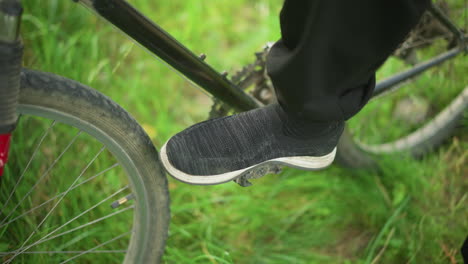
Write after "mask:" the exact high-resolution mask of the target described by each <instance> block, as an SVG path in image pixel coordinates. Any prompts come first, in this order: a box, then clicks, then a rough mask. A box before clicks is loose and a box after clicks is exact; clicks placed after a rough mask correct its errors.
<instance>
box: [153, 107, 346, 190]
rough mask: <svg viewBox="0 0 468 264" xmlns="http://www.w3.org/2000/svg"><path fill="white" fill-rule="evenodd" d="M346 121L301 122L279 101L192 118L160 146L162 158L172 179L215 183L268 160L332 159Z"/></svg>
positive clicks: (318, 165)
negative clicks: (196, 121) (197, 120)
mask: <svg viewBox="0 0 468 264" xmlns="http://www.w3.org/2000/svg"><path fill="white" fill-rule="evenodd" d="M343 127H344V123H343V122H335V123H326V124H325V123H315V124H311V123H309V122H304V121H303V120H299V119H297V118H293V117H292V116H291V115H288V114H286V113H285V112H284V111H283V109H282V107H281V106H280V105H278V104H273V105H269V106H266V107H263V108H259V109H255V110H252V111H248V112H245V113H241V114H238V115H233V116H229V117H223V118H217V119H212V120H208V121H205V122H202V123H199V124H196V125H194V126H192V127H190V128H188V129H186V130H184V131H182V132H180V133H179V134H177V135H175V136H174V137H172V138H171V139H169V141H168V142H166V144H165V145H164V146H163V147H162V149H161V161H162V164H163V166H164V167H165V168H166V170H167V171H168V172H169V174H171V175H172V176H174V177H175V178H176V179H178V180H180V181H183V182H186V183H190V184H203V185H205V184H219V183H223V182H227V181H231V180H233V179H236V178H238V177H240V176H242V175H245V174H246V173H248V172H250V171H252V170H254V169H256V168H258V167H260V166H263V165H266V164H268V163H273V164H280V165H285V166H289V167H295V168H299V169H305V170H318V169H322V168H325V167H327V166H328V165H330V164H331V163H332V161H333V159H334V158H335V153H336V145H337V143H338V139H339V137H340V135H341V133H342V132H343Z"/></svg>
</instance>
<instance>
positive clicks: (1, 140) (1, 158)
mask: <svg viewBox="0 0 468 264" xmlns="http://www.w3.org/2000/svg"><path fill="white" fill-rule="evenodd" d="M10 139H11V134H1V135H0V177H1V176H2V175H3V169H4V168H5V164H6V162H7V160H8V150H9V149H10Z"/></svg>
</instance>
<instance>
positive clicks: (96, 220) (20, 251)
mask: <svg viewBox="0 0 468 264" xmlns="http://www.w3.org/2000/svg"><path fill="white" fill-rule="evenodd" d="M126 189H128V186H126V187H124V188H122V189H120V190H118V191H117V192H115V193H114V194H112V195H111V196H109V197H107V198H106V199H104V200H102V201H101V202H99V203H97V204H95V205H94V206H92V207H91V208H89V209H87V210H85V211H84V212H82V213H81V214H79V215H77V216H75V217H74V218H72V219H70V220H68V221H67V222H66V223H65V224H63V225H61V226H60V227H58V228H56V229H55V230H53V231H52V232H49V233H48V234H47V235H45V236H44V237H42V238H40V239H39V240H38V241H36V242H34V243H32V244H30V245H27V246H24V243H23V246H22V247H21V248H19V249H17V250H16V252H18V254H21V253H22V252H23V251H26V250H28V249H30V248H31V247H33V246H36V245H39V244H41V243H44V242H46V241H49V240H52V239H54V238H57V237H60V236H63V235H66V234H68V233H71V232H74V231H76V230H79V229H82V228H84V227H87V226H90V225H92V224H95V223H98V222H101V221H103V220H105V219H107V218H110V217H112V216H114V215H118V214H120V213H123V212H125V211H127V210H129V209H133V206H129V207H126V208H123V209H122V210H119V211H116V212H113V213H110V214H108V215H105V216H103V217H101V218H98V219H95V220H93V221H91V222H88V223H86V224H83V225H80V226H78V227H75V228H73V229H70V230H67V231H65V232H62V233H60V234H57V235H55V236H52V237H50V236H51V235H53V234H55V233H56V232H57V231H59V230H60V229H62V228H63V227H65V226H67V225H68V224H70V223H71V222H73V221H75V220H76V219H78V218H79V217H81V216H83V215H84V214H86V213H87V212H89V211H91V210H93V209H94V208H96V207H98V206H99V205H101V204H103V203H105V202H106V201H108V200H109V199H111V198H112V197H114V196H116V195H117V194H119V193H121V192H122V191H124V190H126ZM18 254H17V255H18Z"/></svg>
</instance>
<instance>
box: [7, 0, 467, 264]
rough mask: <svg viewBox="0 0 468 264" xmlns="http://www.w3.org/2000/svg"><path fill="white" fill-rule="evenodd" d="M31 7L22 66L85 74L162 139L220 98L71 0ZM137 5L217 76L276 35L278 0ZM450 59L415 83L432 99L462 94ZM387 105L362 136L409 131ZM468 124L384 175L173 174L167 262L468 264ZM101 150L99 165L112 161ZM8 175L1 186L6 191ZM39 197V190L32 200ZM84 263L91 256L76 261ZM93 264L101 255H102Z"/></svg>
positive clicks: (389, 160) (105, 182)
mask: <svg viewBox="0 0 468 264" xmlns="http://www.w3.org/2000/svg"><path fill="white" fill-rule="evenodd" d="M24 2H25V3H24V4H25V14H26V15H25V16H24V24H23V32H24V35H23V36H24V42H25V45H26V56H25V65H26V66H27V67H30V68H34V69H40V70H42V71H49V72H54V73H57V74H60V75H63V76H66V77H69V78H72V79H75V80H78V81H80V82H82V83H84V84H87V85H89V86H91V87H93V88H95V89H97V90H99V91H101V92H103V93H104V94H106V95H108V96H110V97H111V98H112V99H114V100H115V101H116V102H118V103H119V104H120V105H122V106H123V107H124V108H125V109H127V110H128V111H129V112H130V113H132V115H133V116H135V118H136V119H137V120H138V121H139V122H140V123H141V124H142V125H143V127H144V128H145V129H146V131H147V132H148V134H149V135H150V136H151V138H152V139H153V141H154V142H155V145H156V146H161V145H162V143H163V142H165V141H166V140H167V139H168V138H169V137H170V136H171V135H173V134H175V133H177V132H178V131H180V130H182V129H184V128H185V127H187V126H189V125H191V124H194V123H196V122H199V121H201V120H203V119H205V118H206V117H207V113H208V110H209V107H210V105H211V100H210V98H209V97H208V96H207V95H205V94H204V93H203V92H201V91H200V90H198V89H194V88H193V87H192V86H191V85H190V84H189V83H188V82H187V81H185V80H184V79H183V78H181V77H180V76H178V75H177V74H176V73H174V72H173V71H171V70H169V69H167V67H165V66H164V65H163V64H162V63H159V62H157V61H156V60H155V59H154V58H153V57H152V56H151V55H149V54H148V53H147V52H145V51H144V50H142V49H140V48H139V47H138V46H137V45H135V44H133V43H132V42H131V41H130V40H128V39H127V38H125V37H124V36H122V35H121V34H119V33H118V32H117V31H116V30H115V29H113V28H112V27H111V26H109V25H106V24H105V23H104V22H103V21H102V20H100V19H98V18H95V17H94V16H92V15H91V14H90V12H88V11H86V10H85V9H84V8H83V7H80V6H78V5H76V4H73V3H72V2H71V1H58V0H49V1H47V2H38V1H36V2H34V1H28V2H27V1H24ZM130 2H132V3H133V4H135V5H136V6H137V7H139V8H140V9H141V10H143V11H144V12H145V14H147V15H148V16H149V17H150V18H152V19H154V20H155V21H156V22H157V23H158V24H160V25H161V26H163V27H164V28H165V29H167V30H168V31H169V32H170V33H171V34H173V35H174V36H175V37H176V38H177V39H178V40H180V41H181V42H183V43H186V44H187V45H188V46H189V47H190V48H191V49H192V50H193V51H194V52H195V53H197V54H198V53H206V54H207V55H208V58H207V61H208V62H209V63H210V64H212V65H213V66H214V67H215V68H216V69H217V70H219V71H222V70H224V69H226V70H230V71H232V70H235V69H238V68H239V67H240V66H241V65H243V64H245V63H248V62H250V61H251V60H252V59H253V58H254V57H253V53H254V52H255V51H258V50H260V49H261V47H262V46H263V45H264V44H265V42H267V41H271V40H275V39H277V38H278V37H279V25H278V17H277V14H278V12H279V9H280V7H281V4H282V1H280V0H255V1H248V0H236V1H228V0H219V1H208V0H171V1H149V0H133V1H130ZM456 4H457V5H460V4H463V1H461V0H457V1H456ZM461 6H462V7H463V5H461ZM430 53H431V51H430V50H429V51H425V53H424V54H423V55H428V54H430ZM400 66H403V65H401V62H399V61H398V60H396V59H392V60H390V61H389V63H388V64H386V65H385V67H384V68H383V69H382V70H381V71H380V72H379V76H386V75H388V74H390V72H393V71H394V70H395V69H396V68H398V67H400ZM447 67H448V69H445V70H443V71H440V72H431V73H430V75H429V76H425V77H422V78H421V79H420V80H418V86H426V85H432V86H431V87H432V88H431V89H428V90H425V91H430V92H429V93H428V94H427V95H426V96H428V98H430V99H431V100H432V99H434V98H439V97H441V96H445V95H446V94H448V96H450V93H446V91H448V90H450V91H453V90H456V91H459V90H457V89H460V87H463V86H466V84H467V79H466V76H465V75H466V74H465V75H464V74H463V73H464V72H465V73H466V69H467V67H468V66H467V62H466V60H463V59H461V60H457V61H455V62H454V64H452V66H447ZM447 83H449V85H448V86H444V87H443V88H442V87H441V86H440V84H447ZM457 87H458V88H457ZM444 100H445V102H446V101H447V99H444ZM444 100H441V101H444ZM433 101H435V100H433ZM373 104H374V105H373ZM376 106H378V102H377V101H376V102H375V103H371V104H370V105H369V106H368V107H366V108H365V110H364V111H363V112H362V113H361V114H360V116H358V117H357V118H356V119H355V120H353V122H354V123H353V125H354V127H356V129H359V128H361V129H362V126H361V125H360V124H361V123H362V122H364V121H365V120H366V115H367V114H371V113H372V111H374V109H376ZM382 108H383V107H381V108H380V109H382ZM385 113H387V114H388V115H387V116H385V115H382V116H385V118H383V117H382V118H379V120H377V121H378V122H382V124H380V127H379V126H377V125H379V124H378V122H376V123H377V125H376V127H375V128H374V129H375V130H363V131H362V134H366V135H373V134H376V133H375V131H382V126H383V127H384V128H385V131H386V132H388V134H386V135H385V137H388V138H391V137H392V136H394V135H395V134H397V133H402V131H398V130H399V128H398V127H397V126H395V125H392V126H388V122H390V120H389V119H390V118H391V115H390V114H389V113H390V110H388V111H386V112H385V111H383V114H385ZM379 117H380V114H379ZM464 124H465V127H464V128H462V129H460V130H458V131H457V133H456V134H455V136H454V137H452V138H450V139H449V140H448V141H447V142H446V143H445V144H444V146H442V148H440V149H438V150H436V151H434V152H433V153H431V154H430V155H427V156H426V157H424V158H422V159H418V160H416V159H412V158H410V157H407V156H405V155H394V156H387V157H383V158H382V159H381V160H380V165H381V166H380V169H379V170H375V171H365V170H348V169H343V168H339V167H338V166H333V167H331V168H330V169H328V170H325V171H322V172H302V171H297V170H293V169H285V170H284V171H283V173H282V174H280V175H270V176H268V177H264V178H262V179H259V180H256V181H254V186H253V187H250V188H240V187H239V186H237V185H236V184H235V183H227V184H224V185H221V186H190V185H185V184H182V183H179V182H177V181H174V180H172V179H169V183H170V185H169V187H170V191H171V200H172V206H171V209H172V219H171V228H170V236H169V240H168V245H167V249H166V254H165V257H164V261H165V262H166V263H255V264H257V263H272V264H276V263H356V264H358V263H359V264H360V263H369V264H370V263H452V262H451V261H450V259H451V258H452V257H453V258H454V259H456V260H457V263H461V261H462V260H461V256H460V254H459V253H458V249H459V248H460V246H461V243H462V241H463V239H464V238H465V237H466V235H467V234H468V220H467V219H468V210H467V199H468V197H467V193H468V179H467V176H466V175H467V169H468V168H467V166H466V164H467V153H468V152H467V151H466V149H467V147H468V143H467V142H468V141H467V137H466V121H465V122H464ZM32 125H33V127H34V125H35V124H34V123H33V124H32ZM37 126H39V125H37ZM388 127H390V128H391V129H388ZM29 131H35V130H34V129H29V128H24V129H21V130H19V132H18V133H24V135H19V136H17V138H21V139H22V140H18V141H17V142H21V143H20V144H17V145H15V148H14V149H13V154H12V161H13V162H12V163H14V166H15V167H16V166H17V167H21V166H24V165H25V163H26V161H27V160H25V157H27V156H28V155H24V153H30V152H31V148H29V147H28V146H30V145H32V144H33V143H34V142H33V140H32V138H37V137H38V136H40V135H36V136H31V135H29V134H27V133H26V132H29ZM55 137H58V136H55ZM384 139H385V138H384ZM370 140H376V141H379V140H382V138H375V139H370ZM60 142H61V139H60V138H55V139H54V138H52V139H51V142H50V143H49V144H48V146H50V147H49V148H47V149H45V150H44V152H43V153H44V154H45V155H43V156H44V163H47V162H50V160H49V159H47V158H48V156H51V157H55V156H57V152H58V151H59V150H57V149H55V148H54V146H55V144H56V143H60ZM83 146H85V145H83ZM78 147H81V146H78ZM75 151H76V152H77V153H78V152H79V149H77V150H75ZM83 152H84V150H83ZM72 153H74V152H72ZM23 157H24V158H23ZM106 157H107V156H104V158H103V160H99V162H98V164H97V165H96V166H97V167H99V166H100V165H103V166H104V165H107V164H110V163H111V161H109V160H107V159H106ZM75 160H76V158H74V157H67V158H66V159H65V165H61V166H60V167H58V168H57V169H56V171H55V173H54V175H53V176H51V177H54V178H52V179H50V180H49V182H48V183H53V184H48V185H47V186H52V187H53V188H52V190H49V189H48V188H43V192H39V193H38V194H36V195H37V196H38V197H41V196H47V195H48V193H49V192H51V193H52V191H54V190H55V188H57V189H63V188H66V186H67V185H68V184H70V182H69V181H67V180H63V179H62V180H60V178H61V177H60V176H61V175H63V174H67V173H69V172H68V170H69V169H70V168H72V167H74V166H73V165H70V164H72V162H74V161H75ZM36 166H38V167H37V168H34V171H36V170H37V171H41V169H42V170H44V168H43V167H41V163H37V165H36ZM95 170H98V168H96V169H93V170H92V171H95ZM11 174H13V173H11ZM115 174H116V175H115V176H114V175H111V176H110V178H105V179H101V180H100V181H99V182H98V183H97V184H96V186H97V188H100V189H103V190H104V191H107V189H106V188H109V191H110V189H111V187H115V188H118V187H117V186H118V182H116V181H113V180H110V179H115V177H119V176H118V175H119V173H118V172H115ZM7 175H8V174H7ZM4 180H7V179H4ZM9 182H10V180H8V181H4V184H3V186H2V188H3V187H5V186H8V184H7V183H9ZM104 191H103V192H104ZM78 195H79V196H80V197H81V198H80V200H78V201H75V202H74V203H70V204H67V205H66V206H64V207H63V208H62V209H61V215H60V217H63V218H65V219H66V218H70V217H72V216H73V215H74V213H75V211H76V210H79V209H78V208H81V206H87V205H91V204H93V203H95V202H96V201H97V199H98V197H95V196H96V192H95V189H89V190H88V189H82V190H80V191H79V193H78ZM34 202H35V200H34V199H33V198H31V199H30V200H29V203H31V204H34ZM48 225H49V226H53V223H48ZM127 225H128V223H125V222H123V220H122V221H114V222H112V228H113V229H119V230H120V229H122V230H124V229H125V228H126V227H127ZM10 228H13V230H15V231H16V233H17V234H18V236H20V235H23V233H21V232H25V233H26V230H24V231H22V230H23V227H22V226H21V225H15V226H11V227H10ZM10 230H11V229H10ZM0 232H2V233H0V234H3V235H2V239H1V240H0V247H4V246H6V247H8V243H9V241H11V239H14V237H15V235H16V234H4V232H6V229H3V230H0ZM10 232H11V231H10ZM107 236H108V234H107V233H106V232H104V231H103V230H94V229H90V230H88V233H86V232H85V233H83V235H82V236H73V237H70V241H71V240H72V239H74V240H73V242H74V243H75V244H74V245H73V247H75V248H76V247H83V248H86V247H89V245H92V244H93V239H94V240H105V239H108V237H107ZM6 238H8V240H7V239H6ZM64 243H66V240H63V241H59V242H57V245H55V247H56V248H61V247H62V245H63V244H64ZM88 262H89V263H91V262H93V259H92V258H91V257H90V258H88V259H82V260H81V262H77V263H88ZM107 262H109V263H113V262H115V260H112V259H110V260H107ZM31 263H32V262H31ZM34 263H41V262H40V260H36V261H35V262H34ZM94 263H104V261H101V260H99V261H98V260H97V259H96V260H94Z"/></svg>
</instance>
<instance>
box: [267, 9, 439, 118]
mask: <svg viewBox="0 0 468 264" xmlns="http://www.w3.org/2000/svg"><path fill="white" fill-rule="evenodd" d="M429 4H430V0H391V1H388V0H356V1H342V0H326V1H319V0H315V1H312V0H311V1H297V0H286V2H285V4H284V7H283V9H282V11H281V15H280V19H281V32H282V39H281V40H280V41H278V42H277V43H276V44H275V45H274V46H273V48H272V50H271V52H270V54H269V56H268V60H267V66H268V67H267V68H268V73H269V75H270V77H271V79H272V81H273V84H274V86H275V88H276V93H277V96H278V99H279V102H280V103H281V105H282V106H283V107H284V108H285V110H286V111H287V112H288V113H291V114H297V115H300V116H301V117H302V118H305V119H307V120H311V121H316V122H330V121H338V120H346V119H349V118H350V117H352V116H353V115H355V114H356V113H357V112H358V111H359V110H360V109H361V108H362V107H363V106H364V105H365V104H366V103H367V101H368V100H369V98H370V95H371V93H372V91H373V89H374V86H375V79H374V75H375V71H376V70H377V68H378V67H379V66H380V65H381V64H382V63H383V62H384V61H385V59H386V58H387V57H388V56H389V55H390V54H391V53H392V52H393V51H394V50H395V49H396V48H397V46H398V45H399V44H400V43H401V42H402V41H403V40H404V38H405V36H406V35H407V34H408V33H409V31H410V30H411V28H413V27H414V26H415V25H416V24H417V22H418V20H419V18H420V17H421V15H422V14H423V12H424V10H425V9H426V8H427V7H428V5H429Z"/></svg>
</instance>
